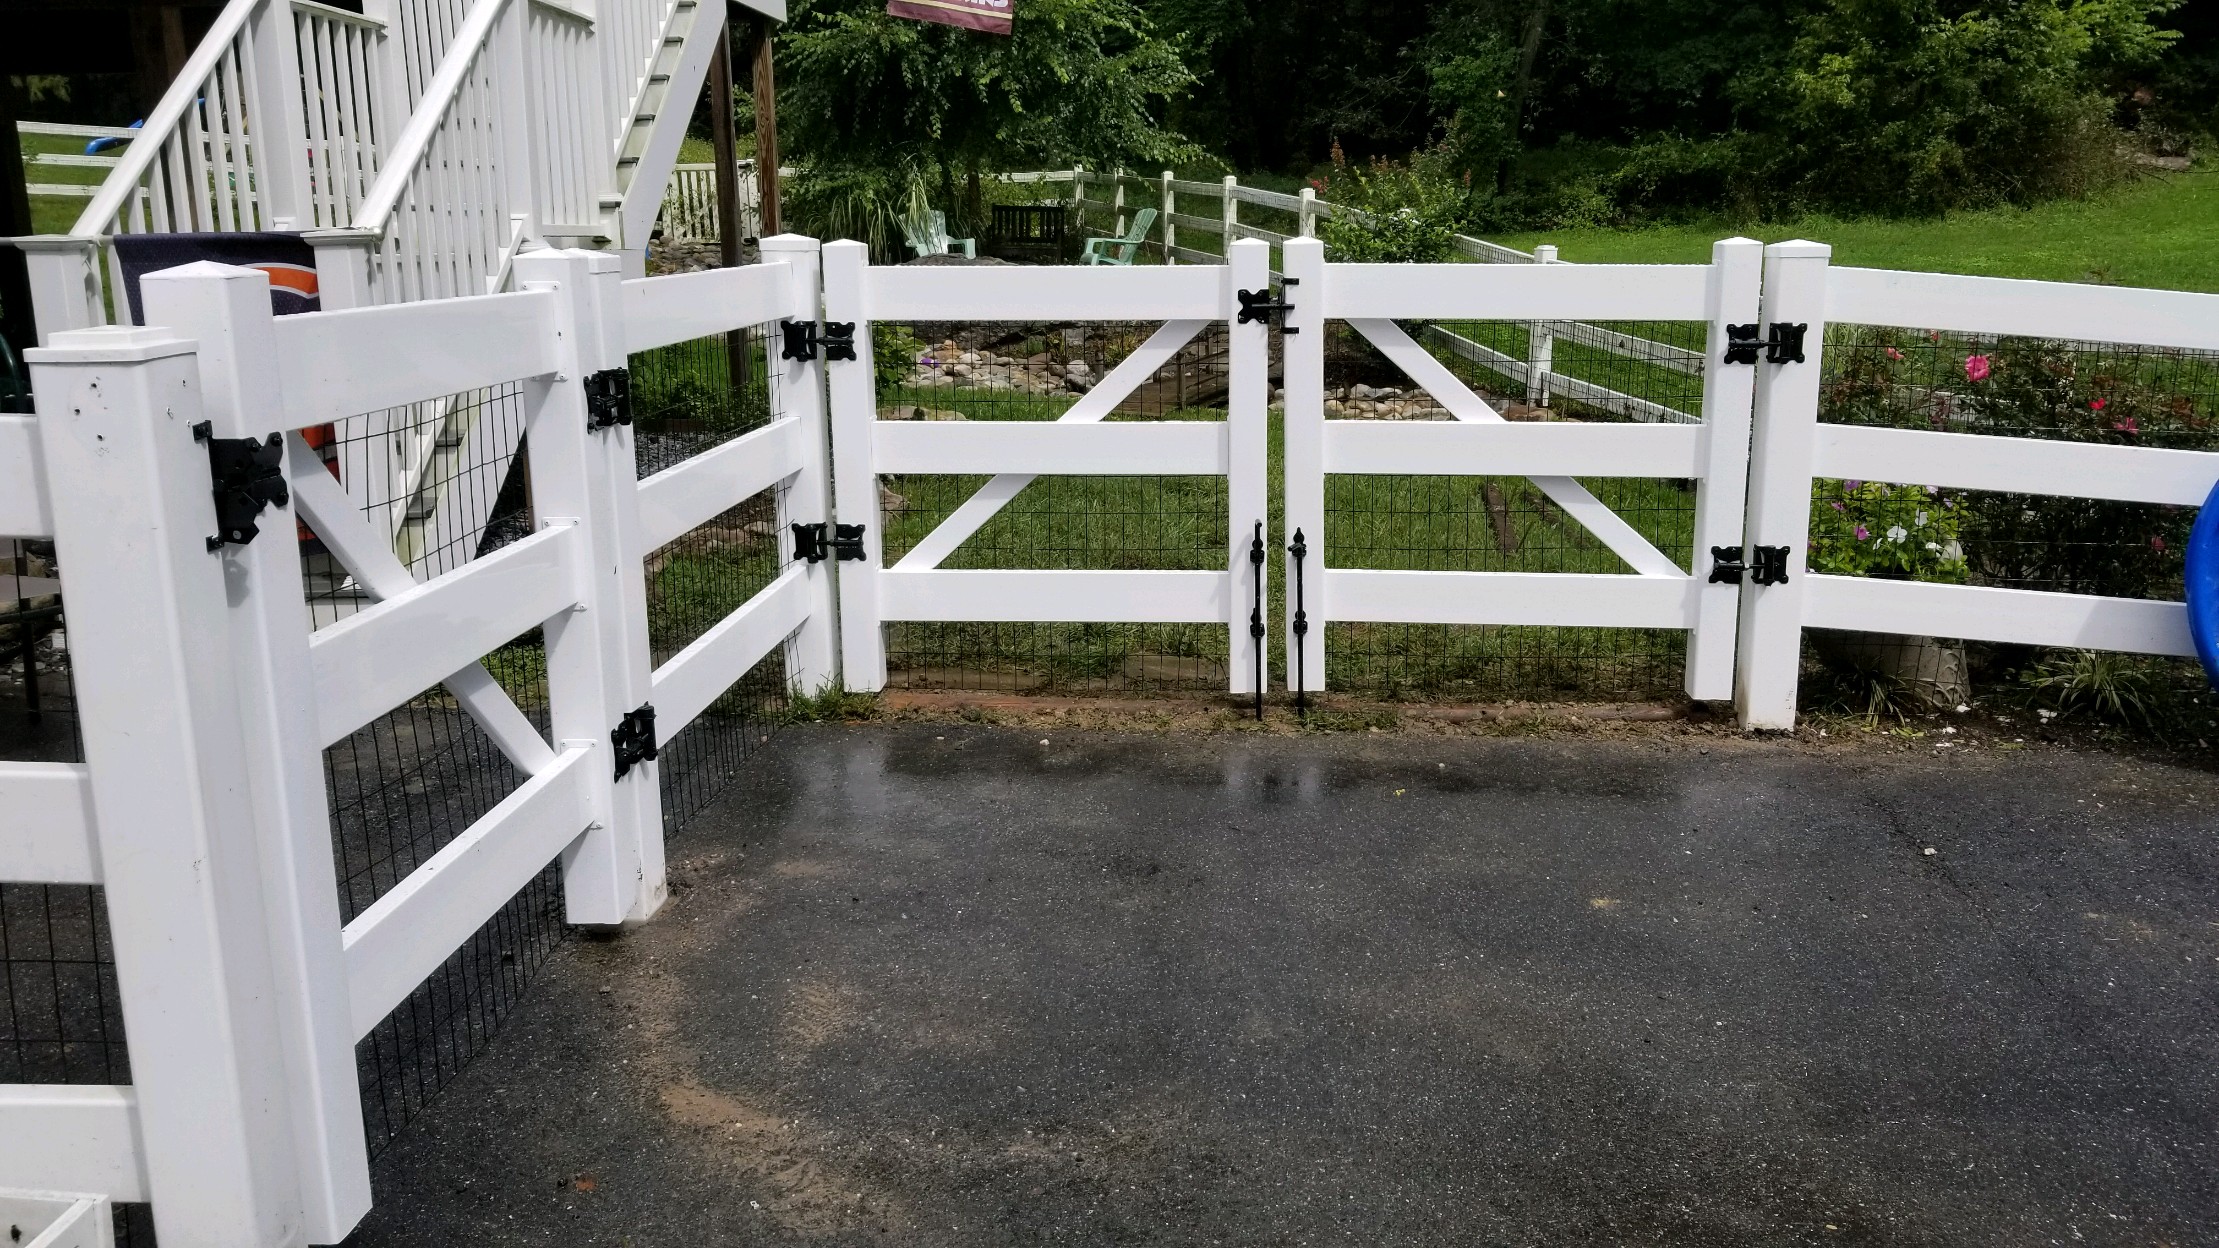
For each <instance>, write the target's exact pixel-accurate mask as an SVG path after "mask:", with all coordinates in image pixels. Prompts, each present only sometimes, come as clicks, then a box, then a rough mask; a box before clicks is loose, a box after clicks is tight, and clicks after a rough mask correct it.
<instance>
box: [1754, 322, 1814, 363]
mask: <svg viewBox="0 0 2219 1248" xmlns="http://www.w3.org/2000/svg"><path fill="white" fill-rule="evenodd" d="M1809 329H1810V326H1809V325H1808V324H1801V325H1782V324H1781V323H1779V322H1778V321H1774V322H1773V323H1772V324H1770V325H1767V326H1765V340H1764V362H1765V363H1767V364H1801V363H1802V362H1803V335H1804V333H1805V332H1806V331H1808V330H1809Z"/></svg>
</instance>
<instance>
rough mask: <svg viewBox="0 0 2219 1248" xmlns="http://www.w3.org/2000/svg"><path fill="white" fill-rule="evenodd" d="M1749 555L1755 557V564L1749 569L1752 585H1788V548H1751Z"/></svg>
mask: <svg viewBox="0 0 2219 1248" xmlns="http://www.w3.org/2000/svg"><path fill="white" fill-rule="evenodd" d="M1749 553H1750V554H1752V555H1754V556H1756V563H1755V565H1754V566H1752V567H1751V568H1750V569H1749V583H1750V584H1752V585H1785V584H1787V583H1788V548H1787V547H1785V546H1751V547H1750V548H1749Z"/></svg>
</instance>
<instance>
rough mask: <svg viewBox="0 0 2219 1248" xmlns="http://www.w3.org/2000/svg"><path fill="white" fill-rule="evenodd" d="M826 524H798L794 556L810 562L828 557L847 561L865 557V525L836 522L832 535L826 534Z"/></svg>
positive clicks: (795, 531) (795, 527) (842, 561)
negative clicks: (827, 535)
mask: <svg viewBox="0 0 2219 1248" xmlns="http://www.w3.org/2000/svg"><path fill="white" fill-rule="evenodd" d="M825 527H826V526H825V525H824V524H822V523H821V522H820V523H817V524H797V525H795V526H794V558H796V559H804V560H807V561H808V562H810V563H823V562H824V561H825V560H826V559H827V558H830V559H832V560H833V561H835V562H839V563H846V562H850V561H853V560H857V559H861V558H863V526H862V525H860V524H835V525H832V526H831V529H832V536H830V537H826V536H825Z"/></svg>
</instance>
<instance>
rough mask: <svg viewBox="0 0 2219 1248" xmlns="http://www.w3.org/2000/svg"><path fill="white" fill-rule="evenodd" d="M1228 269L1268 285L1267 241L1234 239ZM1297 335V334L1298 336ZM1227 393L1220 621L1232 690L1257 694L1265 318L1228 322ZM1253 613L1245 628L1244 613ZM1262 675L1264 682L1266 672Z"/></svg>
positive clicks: (1267, 351) (1266, 596)
mask: <svg viewBox="0 0 2219 1248" xmlns="http://www.w3.org/2000/svg"><path fill="white" fill-rule="evenodd" d="M1231 270H1232V271H1231V273H1230V274H1229V276H1230V277H1231V279H1232V283H1233V289H1234V290H1268V289H1270V288H1271V244H1269V243H1267V242H1264V241H1262V240H1261V239H1244V240H1242V241H1241V242H1238V243H1235V244H1234V245H1233V254H1232V260H1231ZM1298 336H1299V335H1298ZM1231 337H1232V344H1231V354H1232V361H1231V365H1232V367H1231V373H1232V375H1231V376H1230V377H1229V378H1228V379H1227V380H1228V381H1229V382H1230V383H1231V387H1232V390H1231V395H1230V397H1229V398H1228V399H1227V401H1226V410H1225V421H1226V428H1225V434H1226V445H1227V450H1228V451H1229V455H1228V458H1227V461H1226V469H1225V501H1226V508H1227V513H1228V514H1227V517H1226V531H1227V536H1228V538H1229V539H1230V542H1231V546H1230V549H1229V550H1228V552H1227V558H1228V560H1229V562H1228V563H1227V564H1226V567H1227V568H1228V569H1230V570H1231V572H1232V574H1233V592H1232V594H1231V595H1230V598H1231V601H1230V603H1229V604H1228V607H1229V615H1228V618H1227V620H1226V623H1227V624H1228V625H1229V626H1230V627H1231V629H1232V633H1231V647H1230V651H1229V653H1230V655H1231V659H1232V664H1231V666H1232V687H1231V691H1232V692H1233V693H1245V694H1252V693H1255V692H1257V680H1258V673H1259V672H1262V671H1263V666H1264V661H1265V659H1266V657H1267V656H1266V651H1267V650H1268V646H1267V645H1266V640H1265V639H1266V638H1267V637H1269V636H1270V628H1271V577H1270V568H1271V560H1270V559H1269V558H1268V557H1267V558H1266V559H1265V560H1264V561H1263V562H1261V563H1257V562H1255V561H1254V560H1253V558H1252V557H1251V551H1252V549H1253V546H1254V543H1255V542H1256V540H1257V537H1256V535H1257V532H1258V528H1257V526H1258V525H1261V526H1263V530H1264V536H1263V541H1264V543H1265V547H1266V550H1267V551H1268V550H1269V546H1270V542H1271V535H1270V532H1269V530H1270V527H1271V525H1270V520H1271V497H1270V491H1271V482H1270V474H1269V469H1268V467H1267V462H1268V456H1269V453H1270V452H1269V442H1270V438H1271V413H1270V412H1269V411H1268V410H1267V409H1268V406H1269V404H1270V402H1271V326H1270V324H1269V323H1267V322H1264V321H1255V322H1252V323H1250V324H1247V325H1241V324H1235V325H1233V326H1232V335H1231ZM1251 612H1254V613H1255V619H1254V628H1255V629H1261V630H1263V631H1261V632H1256V631H1253V630H1252V628H1251V621H1250V613H1251ZM1264 679H1266V680H1268V679H1269V676H1268V675H1266V676H1265V677H1264Z"/></svg>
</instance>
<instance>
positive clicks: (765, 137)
mask: <svg viewBox="0 0 2219 1248" xmlns="http://www.w3.org/2000/svg"><path fill="white" fill-rule="evenodd" d="M772 30H773V27H772V24H771V19H769V18H767V17H762V16H757V17H756V19H755V38H754V48H753V52H754V56H753V57H752V58H751V59H752V60H753V61H754V65H755V194H756V199H757V201H758V202H759V203H760V205H761V207H760V208H759V210H758V212H757V215H758V216H760V217H761V218H762V224H760V225H758V226H757V227H756V228H757V229H759V230H761V231H762V232H763V237H765V238H769V237H770V236H771V235H773V234H783V233H785V232H786V226H785V221H786V217H785V214H784V213H783V212H782V211H780V209H779V206H778V82H777V78H776V76H775V75H774V74H773V73H772V72H771V44H772V39H771V33H772Z"/></svg>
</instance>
